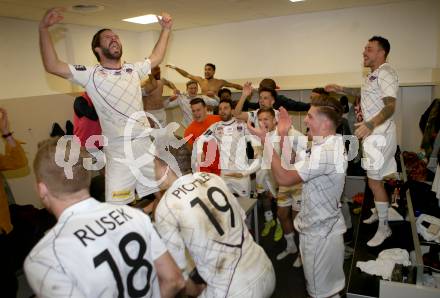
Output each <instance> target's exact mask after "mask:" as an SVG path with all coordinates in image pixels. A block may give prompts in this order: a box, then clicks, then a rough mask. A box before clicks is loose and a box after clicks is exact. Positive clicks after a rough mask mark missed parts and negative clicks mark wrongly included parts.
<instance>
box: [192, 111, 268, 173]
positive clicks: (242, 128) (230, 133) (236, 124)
mask: <svg viewBox="0 0 440 298" xmlns="http://www.w3.org/2000/svg"><path fill="white" fill-rule="evenodd" d="M203 136H204V137H205V138H209V137H214V138H215V140H216V141H217V145H218V148H219V152H220V169H221V172H222V174H224V173H228V172H230V173H239V172H243V171H246V170H248V169H249V160H248V157H247V154H246V143H247V142H251V143H252V146H253V147H257V146H261V143H260V142H259V141H258V139H257V138H255V137H254V136H253V135H251V134H250V133H249V131H248V129H247V124H246V123H245V122H242V121H238V120H237V119H235V118H232V119H231V120H229V121H219V122H216V123H214V124H212V125H211V126H210V127H209V128H208V129H207V130H206V131H205V132H204V133H203ZM201 140H203V139H201Z"/></svg>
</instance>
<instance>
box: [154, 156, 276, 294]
mask: <svg viewBox="0 0 440 298" xmlns="http://www.w3.org/2000/svg"><path fill="white" fill-rule="evenodd" d="M156 173H157V174H156V175H157V178H162V177H163V175H167V176H166V179H165V181H164V183H163V184H162V185H161V188H162V189H164V190H166V192H165V194H164V195H163V197H162V199H161V200H160V202H159V204H158V206H157V209H156V213H155V222H156V227H157V229H158V231H159V233H160V235H161V236H162V239H163V241H164V242H165V244H166V246H167V247H168V249H169V250H170V253H171V255H172V256H173V257H174V259H175V260H176V262H177V265H178V266H179V267H180V268H181V269H182V270H184V269H185V268H186V267H187V266H188V263H187V258H186V256H185V248H187V249H188V251H189V254H190V255H191V257H192V259H193V260H194V263H195V270H193V271H192V273H191V274H190V277H189V278H188V280H187V282H186V291H187V294H188V295H191V296H198V295H199V294H201V295H200V296H199V297H270V295H271V294H272V292H273V290H274V288H275V273H274V269H273V266H272V263H271V262H270V260H269V258H268V257H267V255H266V253H265V252H264V250H263V249H262V248H261V247H260V246H259V245H257V244H256V243H255V242H254V240H253V239H252V236H251V235H250V234H249V232H248V229H247V228H246V225H245V222H244V218H245V214H244V211H243V209H242V208H241V207H240V205H239V203H238V201H237V200H236V198H235V197H234V195H233V194H232V193H231V192H230V191H229V189H228V187H227V186H226V184H225V182H224V181H223V180H222V179H221V178H220V177H219V176H217V175H214V174H211V173H200V172H196V173H194V174H187V175H185V176H182V177H180V178H177V177H176V175H175V174H174V173H173V172H172V170H171V169H168V167H167V166H166V165H165V164H164V163H163V162H162V161H159V160H157V163H156ZM197 284H198V285H199V286H197ZM203 284H206V288H204V286H200V285H203ZM200 292H201V293H200Z"/></svg>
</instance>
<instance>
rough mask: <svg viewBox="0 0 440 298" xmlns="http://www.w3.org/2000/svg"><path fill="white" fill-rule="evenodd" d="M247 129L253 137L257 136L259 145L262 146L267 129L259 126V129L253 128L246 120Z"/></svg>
mask: <svg viewBox="0 0 440 298" xmlns="http://www.w3.org/2000/svg"><path fill="white" fill-rule="evenodd" d="M247 128H248V130H249V132H250V133H251V134H253V135H254V136H257V137H258V138H259V139H260V140H261V144H264V141H265V139H266V134H267V129H266V127H265V126H264V125H260V127H259V128H256V127H253V126H252V124H251V121H250V120H248V122H247Z"/></svg>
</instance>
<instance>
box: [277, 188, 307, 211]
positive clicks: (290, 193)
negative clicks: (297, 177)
mask: <svg viewBox="0 0 440 298" xmlns="http://www.w3.org/2000/svg"><path fill="white" fill-rule="evenodd" d="M301 200H302V184H298V185H294V186H279V187H278V195H277V206H278V207H290V206H292V209H293V210H294V211H297V212H299V211H300V210H301Z"/></svg>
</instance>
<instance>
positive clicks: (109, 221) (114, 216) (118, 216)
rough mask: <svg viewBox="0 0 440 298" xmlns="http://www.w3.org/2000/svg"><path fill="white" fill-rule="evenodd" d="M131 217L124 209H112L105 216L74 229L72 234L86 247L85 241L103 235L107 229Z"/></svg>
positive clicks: (111, 228)
mask: <svg viewBox="0 0 440 298" xmlns="http://www.w3.org/2000/svg"><path fill="white" fill-rule="evenodd" d="M132 219H133V217H131V216H130V215H128V214H127V213H126V210H124V209H122V208H119V209H116V210H112V211H111V212H109V213H108V215H106V216H102V217H100V218H99V219H95V220H94V221H91V223H90V224H86V225H85V226H84V227H83V228H81V229H78V230H76V231H75V232H73V234H74V235H75V236H76V237H77V238H78V240H79V241H81V243H82V245H84V246H85V247H87V241H95V240H96V239H97V238H98V237H101V236H104V235H105V234H106V233H107V231H113V230H115V229H116V228H117V227H119V226H122V225H123V224H124V223H125V222H127V221H130V220H132Z"/></svg>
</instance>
